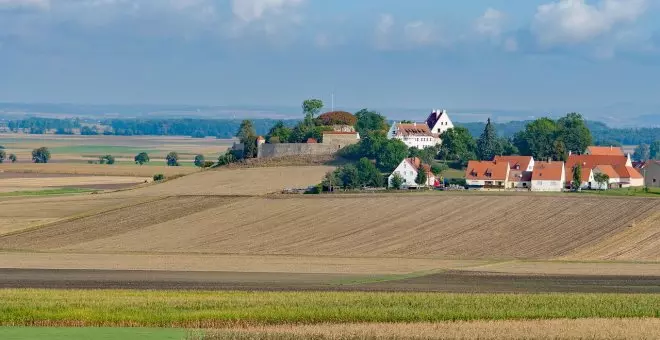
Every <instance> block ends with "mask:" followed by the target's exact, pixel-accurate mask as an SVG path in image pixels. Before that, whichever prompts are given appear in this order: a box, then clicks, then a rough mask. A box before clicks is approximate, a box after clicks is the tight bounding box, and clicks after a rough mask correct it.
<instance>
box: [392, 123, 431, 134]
mask: <svg viewBox="0 0 660 340" xmlns="http://www.w3.org/2000/svg"><path fill="white" fill-rule="evenodd" d="M396 134H397V135H400V136H434V135H433V133H431V130H430V129H429V127H428V126H427V125H426V124H424V123H415V124H401V123H399V124H397V126H396Z"/></svg>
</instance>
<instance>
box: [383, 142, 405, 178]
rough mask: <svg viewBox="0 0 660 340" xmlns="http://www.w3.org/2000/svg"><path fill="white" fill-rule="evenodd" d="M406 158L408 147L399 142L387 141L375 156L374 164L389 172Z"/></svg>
mask: <svg viewBox="0 0 660 340" xmlns="http://www.w3.org/2000/svg"><path fill="white" fill-rule="evenodd" d="M407 156H408V146H407V145H406V144H405V143H404V142H403V141H401V140H398V139H388V140H386V142H385V143H384V145H383V147H382V148H381V149H380V150H378V153H377V154H376V164H377V165H378V167H379V168H380V169H381V170H383V171H385V172H390V171H392V170H394V169H396V167H397V166H398V165H399V163H401V161H402V160H404V159H405V158H406V157H407Z"/></svg>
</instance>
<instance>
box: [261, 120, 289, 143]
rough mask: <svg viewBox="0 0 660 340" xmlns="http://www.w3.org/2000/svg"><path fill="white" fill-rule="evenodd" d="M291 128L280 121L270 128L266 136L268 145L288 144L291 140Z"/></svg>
mask: <svg viewBox="0 0 660 340" xmlns="http://www.w3.org/2000/svg"><path fill="white" fill-rule="evenodd" d="M291 133H292V131H291V128H288V127H286V125H284V122H283V121H281V120H280V121H278V122H277V123H275V125H273V127H272V128H270V131H268V134H267V135H266V140H267V142H268V143H272V144H274V143H288V142H289V141H290V139H291Z"/></svg>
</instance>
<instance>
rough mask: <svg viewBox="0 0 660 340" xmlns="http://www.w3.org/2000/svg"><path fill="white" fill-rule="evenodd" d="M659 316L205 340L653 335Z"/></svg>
mask: <svg viewBox="0 0 660 340" xmlns="http://www.w3.org/2000/svg"><path fill="white" fill-rule="evenodd" d="M658 334H660V319H656V318H647V319H597V318H594V319H577V320H573V319H559V320H497V321H459V322H438V323H390V324H384V323H366V324H342V325H336V324H320V325H278V326H260V327H245V328H240V327H237V328H230V329H225V330H216V331H209V332H208V333H207V334H206V336H205V337H204V338H203V339H204V340H215V339H218V340H219V339H235V340H243V339H245V340H248V339H250V340H259V339H264V340H265V339H279V340H298V339H300V340H302V339H317V340H342V339H368V340H397V339H400V340H406V339H409V340H412V339H484V340H489V339H492V340H508V339H566V340H569V339H575V340H577V339H605V340H606V339H611V340H614V339H657V338H658V337H659V336H658Z"/></svg>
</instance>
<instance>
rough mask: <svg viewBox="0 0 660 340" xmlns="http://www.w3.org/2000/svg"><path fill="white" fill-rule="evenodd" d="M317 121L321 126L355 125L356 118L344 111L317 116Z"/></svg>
mask: <svg viewBox="0 0 660 340" xmlns="http://www.w3.org/2000/svg"><path fill="white" fill-rule="evenodd" d="M317 120H318V121H319V122H320V123H321V125H350V126H354V125H355V123H357V117H355V116H354V115H353V114H352V113H350V112H346V111H332V112H326V113H324V114H322V115H320V116H318V118H317Z"/></svg>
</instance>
